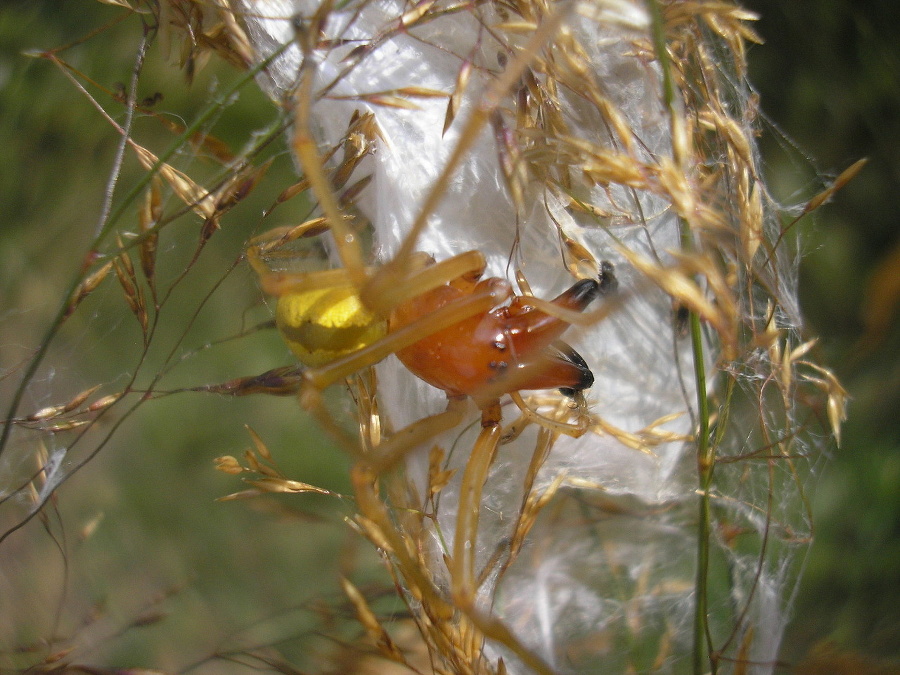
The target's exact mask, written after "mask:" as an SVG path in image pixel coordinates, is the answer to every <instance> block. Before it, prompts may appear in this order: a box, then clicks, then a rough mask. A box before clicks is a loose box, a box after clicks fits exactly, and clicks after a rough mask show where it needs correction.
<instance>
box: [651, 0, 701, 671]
mask: <svg viewBox="0 0 900 675" xmlns="http://www.w3.org/2000/svg"><path fill="white" fill-rule="evenodd" d="M647 8H648V10H649V12H650V17H651V32H652V37H653V46H654V50H655V52H656V57H657V59H659V66H660V70H661V74H662V85H663V102H664V104H665V107H666V110H667V111H668V113H669V123H670V128H671V131H672V140H673V151H674V153H675V157H674V159H675V161H676V163H677V164H678V165H679V166H682V167H683V163H684V160H685V158H684V157H682V156H680V155H681V154H682V152H680V151H679V147H681V146H679V143H678V142H677V134H678V133H679V130H680V129H682V128H683V125H682V124H681V120H680V119H679V117H678V114H679V113H678V102H677V100H676V97H675V85H674V83H673V81H672V73H671V69H670V61H669V53H668V48H667V45H666V33H665V26H664V24H663V18H662V12H661V11H660V7H659V2H658V0H647ZM679 227H680V231H681V247H682V249H683V250H684V251H685V252H688V253H689V252H691V251H694V250H695V242H694V237H693V233H692V232H691V227H690V224H689V223H688V222H687V220H685V219H684V218H683V217H682V218H680V219H679ZM690 331H691V350H692V354H693V359H694V385H695V387H696V389H697V414H698V420H697V477H698V484H699V492H700V501H699V505H698V506H699V513H698V526H697V571H696V577H695V581H694V584H695V585H694V592H695V598H696V603H695V606H694V650H693V671H694V674H695V675H702V673H705V672H706V668H705V667H704V664H708V665H709V667H710V669H711V672H712V673H715V672H716V663H715V661H714V660H713V659H711V658H710V657H709V655H710V652H711V644H710V638H709V625H708V610H709V596H708V593H707V590H708V583H709V557H710V534H711V523H710V520H711V514H710V499H709V488H710V486H711V485H712V480H713V472H714V469H715V445H714V444H713V443H711V442H710V411H709V396H708V395H707V392H706V362H705V355H704V350H703V332H702V328H701V325H700V316H699V314H697V313H696V312H691V314H690Z"/></svg>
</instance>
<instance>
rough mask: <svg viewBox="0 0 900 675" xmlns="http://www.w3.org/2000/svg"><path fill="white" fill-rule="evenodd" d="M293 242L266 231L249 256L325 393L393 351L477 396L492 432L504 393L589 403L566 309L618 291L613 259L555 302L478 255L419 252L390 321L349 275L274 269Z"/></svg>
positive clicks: (457, 394)
mask: <svg viewBox="0 0 900 675" xmlns="http://www.w3.org/2000/svg"><path fill="white" fill-rule="evenodd" d="M319 232H321V227H320V224H319V223H318V222H313V223H311V224H310V225H309V226H308V227H306V228H303V227H301V228H298V229H295V230H294V231H292V232H291V233H290V234H289V237H297V236H305V235H307V234H310V233H312V234H318V233H319ZM276 234H277V233H276ZM282 234H284V231H282ZM286 239H287V237H284V236H282V238H281V239H280V240H279V239H278V238H277V237H273V236H272V234H270V235H264V237H263V238H261V239H258V240H255V241H254V242H253V243H252V244H251V246H250V247H249V248H248V255H249V257H250V260H251V262H252V263H253V266H254V267H255V268H256V269H257V272H259V273H260V275H261V278H262V279H263V286H264V288H265V289H266V290H268V291H269V292H271V293H273V294H275V295H277V296H278V304H277V307H276V310H275V316H276V325H277V327H278V330H279V332H280V333H281V335H282V337H283V338H284V340H285V342H286V343H287V345H288V346H289V347H290V349H291V350H292V351H293V352H294V354H295V355H296V356H297V358H298V359H299V360H300V361H301V363H303V364H304V365H306V366H308V367H309V369H308V370H307V371H306V381H307V382H309V383H311V384H312V385H313V386H315V387H317V388H324V387H325V386H327V385H328V384H331V383H332V382H335V381H337V380H338V379H340V378H342V377H345V376H347V375H349V374H352V373H353V372H355V371H358V370H361V369H362V368H364V367H365V366H367V365H373V364H374V363H376V362H378V361H380V360H381V359H383V358H384V357H385V356H386V355H387V354H389V353H392V352H393V353H396V355H397V357H398V359H399V360H400V362H401V363H403V365H404V366H406V368H407V369H408V370H409V371H411V372H412V373H413V374H414V375H416V376H417V377H419V378H420V379H422V380H424V381H425V382H427V383H428V384H430V385H432V386H434V387H436V388H438V389H441V390H443V391H444V392H446V394H447V396H448V397H449V398H450V399H464V398H466V397H470V398H472V399H473V400H474V401H475V402H476V404H477V405H478V407H479V408H480V409H481V410H482V425H483V426H489V425H495V424H498V423H499V421H500V416H499V399H500V397H501V396H503V395H505V394H509V395H512V396H514V397H515V399H519V397H518V396H517V395H516V394H517V392H518V391H520V390H545V389H558V390H559V391H560V392H561V393H562V394H564V395H566V396H568V397H570V398H573V399H576V400H578V401H581V397H582V392H583V391H584V390H585V389H588V388H589V387H591V385H592V384H593V382H594V376H593V373H592V372H591V370H590V368H589V367H588V365H587V363H586V362H585V361H584V359H583V358H582V357H581V355H580V354H578V352H577V351H575V350H574V349H573V348H572V347H571V346H569V345H568V344H566V343H565V342H563V341H562V340H561V339H560V337H561V335H562V334H563V332H564V331H565V330H566V329H567V328H568V327H569V322H568V321H567V320H566V317H570V316H571V315H570V314H566V312H570V313H571V312H582V311H584V310H585V309H586V308H587V306H588V305H589V304H590V303H591V302H592V301H593V300H594V299H595V298H597V297H598V296H600V295H605V294H607V293H609V292H610V291H613V290H615V288H616V287H617V281H616V278H615V273H614V270H613V266H612V264H611V263H609V262H607V261H603V262H602V263H601V265H600V272H599V274H598V277H597V278H596V279H582V280H579V281H577V282H576V283H575V284H573V285H572V286H571V287H570V288H569V289H568V290H566V291H565V292H563V293H562V294H560V295H559V296H557V297H556V298H554V299H553V300H551V301H549V302H547V301H541V300H539V299H537V298H535V297H533V296H532V295H530V289H528V294H526V295H515V294H514V293H513V290H512V286H511V284H510V283H509V282H508V281H507V280H505V279H501V278H498V277H488V278H482V277H483V275H484V270H485V260H484V257H483V256H482V255H481V254H480V253H479V252H477V251H470V252H468V253H464V254H461V255H458V256H455V257H453V258H450V259H448V260H446V261H444V262H442V263H436V262H435V260H434V259H433V258H432V257H431V256H429V255H427V254H424V253H416V254H413V256H412V259H411V261H410V267H409V269H410V274H409V276H408V278H407V279H406V281H405V283H398V286H399V287H400V288H408V289H415V290H410V291H408V292H405V293H402V294H401V295H399V296H398V297H397V299H396V304H395V306H394V307H393V308H392V309H391V310H390V311H389V312H387V313H386V314H387V316H386V317H385V316H382V315H379V314H378V313H377V312H376V311H373V310H370V309H368V308H367V307H366V306H365V304H364V302H363V300H362V298H361V297H360V294H359V293H358V292H357V290H356V288H355V286H354V285H353V284H352V283H351V282H350V280H349V278H348V275H346V274H345V273H344V271H342V270H329V271H326V272H318V273H311V274H307V275H302V276H298V277H295V276H291V275H285V274H278V273H273V272H271V271H267V270H266V268H265V264H264V262H263V257H264V256H265V255H266V253H267V252H269V251H271V250H272V248H273V247H277V246H280V245H281V244H283V243H284V242H285V241H286ZM520 284H524V280H520ZM519 400H520V399H519ZM519 400H517V401H516V402H517V403H519ZM520 407H521V404H520ZM541 419H543V418H541ZM554 426H555V428H556V429H557V430H562V431H564V432H569V433H571V434H573V435H574V434H577V433H580V430H579V429H578V428H574V429H571V430H569V428H568V427H566V426H560V425H554Z"/></svg>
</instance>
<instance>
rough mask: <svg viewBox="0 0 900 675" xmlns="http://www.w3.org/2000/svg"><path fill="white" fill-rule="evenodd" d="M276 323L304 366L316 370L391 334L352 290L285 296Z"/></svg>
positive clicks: (333, 289) (309, 292) (342, 288)
mask: <svg viewBox="0 0 900 675" xmlns="http://www.w3.org/2000/svg"><path fill="white" fill-rule="evenodd" d="M275 323H276V325H277V326H278V330H279V331H280V332H281V335H282V337H283V338H284V341H285V342H286V343H287V345H288V347H290V348H291V351H292V352H294V354H295V355H296V356H297V358H298V359H300V361H301V363H304V364H305V365H307V366H312V367H317V366H322V365H325V364H326V363H329V362H330V361H334V360H335V359H337V358H340V357H341V356H344V355H346V354H350V353H352V352H355V351H357V350H358V349H362V348H363V347H366V346H368V345H370V344H372V343H373V342H375V341H376V340H379V339H381V338H382V337H384V336H385V334H386V333H387V322H386V321H384V320H383V319H381V318H380V317H378V316H376V315H374V314H372V312H370V311H369V310H367V309H366V308H365V307H364V306H363V304H362V302H361V301H360V299H359V296H358V295H357V294H356V291H355V289H354V288H353V287H352V286H337V287H333V288H323V289H315V290H309V291H301V292H297V293H287V294H285V295H282V296H281V297H280V298H279V299H278V307H277V308H276V310H275Z"/></svg>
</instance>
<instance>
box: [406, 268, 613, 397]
mask: <svg viewBox="0 0 900 675" xmlns="http://www.w3.org/2000/svg"><path fill="white" fill-rule="evenodd" d="M479 276H480V275H470V276H467V277H460V278H458V279H455V280H453V281H451V282H449V283H447V284H444V285H443V286H439V287H438V288H435V289H434V290H432V291H429V292H427V293H424V294H423V295H420V296H418V297H416V298H413V299H412V300H410V301H408V302H406V303H403V304H402V305H400V306H399V307H397V308H396V309H395V310H394V311H393V313H392V314H391V318H390V327H391V330H392V331H393V330H396V329H398V328H401V327H403V326H406V325H409V324H410V323H412V322H414V321H417V320H419V319H422V318H423V317H425V316H426V315H427V314H428V313H430V312H432V311H434V310H436V309H439V308H440V307H443V306H445V305H447V304H449V303H451V302H453V301H455V300H457V299H459V298H461V297H463V296H465V295H467V294H471V293H473V292H477V291H479V290H482V289H484V288H485V287H486V286H493V287H494V288H495V289H498V290H501V291H505V292H504V293H503V294H504V296H505V297H512V300H511V301H510V303H509V304H507V305H502V306H499V307H495V308H494V309H492V310H490V311H489V312H487V313H486V314H480V315H476V316H473V317H471V318H469V319H466V320H464V321H461V322H460V323H457V324H455V325H453V326H450V327H449V328H446V329H444V330H441V331H438V332H436V333H434V334H432V335H429V336H428V337H427V338H424V339H422V340H420V341H419V342H416V343H415V344H413V345H411V346H409V347H406V348H405V349H401V350H399V351H398V352H397V356H398V357H399V359H400V361H401V362H402V363H403V364H404V365H405V366H406V367H407V368H408V369H409V370H410V371H412V372H413V374H415V375H416V376H418V377H419V378H421V379H423V380H425V381H426V382H428V383H429V384H431V385H432V386H435V387H438V388H439V389H443V390H444V391H446V392H447V393H448V394H449V395H450V396H463V395H465V396H471V397H473V398H475V399H476V400H479V398H483V397H484V394H485V392H490V395H489V396H488V397H487V398H488V399H494V398H496V397H499V396H500V395H502V394H506V393H510V392H513V391H519V390H532V389H560V390H561V391H562V392H563V393H564V394H567V395H570V396H571V395H573V394H574V393H575V392H580V391H583V390H584V389H587V388H588V387H590V386H591V385H592V384H593V382H594V376H593V373H591V371H590V369H589V368H588V366H587V364H586V363H585V361H584V359H582V358H581V356H580V355H579V354H578V353H577V352H576V351H575V350H574V349H572V348H571V347H569V346H568V345H566V344H565V343H563V342H561V341H560V340H559V338H560V336H561V335H562V334H563V332H564V331H565V330H566V329H567V328H568V327H569V324H568V323H566V322H565V321H562V320H561V319H558V318H555V317H553V316H550V315H549V314H546V313H545V312H543V311H541V310H538V309H536V308H535V307H533V306H532V305H531V304H529V298H528V296H513V295H512V290H511V287H510V284H509V282H507V281H505V280H503V279H499V278H489V279H483V280H481V281H479V280H478V277H479ZM615 284H616V281H615V276H614V275H613V268H612V265H611V264H610V263H608V262H605V261H604V263H603V265H602V266H601V273H600V276H599V279H598V280H594V279H584V280H581V281H578V282H577V283H575V284H574V285H573V286H572V287H571V288H569V289H568V290H567V291H565V292H564V293H562V294H561V295H560V296H558V297H557V298H555V299H554V300H553V303H554V304H556V305H558V306H560V307H562V308H565V309H571V310H577V311H582V310H584V309H585V308H586V307H587V306H588V304H589V303H590V302H591V301H592V300H593V299H594V298H596V297H597V296H599V295H601V294H602V293H605V292H607V291H610V290H613V289H614V287H615Z"/></svg>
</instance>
